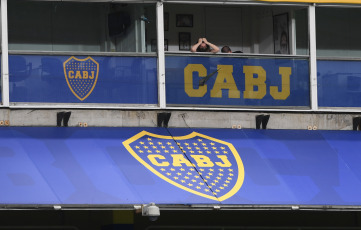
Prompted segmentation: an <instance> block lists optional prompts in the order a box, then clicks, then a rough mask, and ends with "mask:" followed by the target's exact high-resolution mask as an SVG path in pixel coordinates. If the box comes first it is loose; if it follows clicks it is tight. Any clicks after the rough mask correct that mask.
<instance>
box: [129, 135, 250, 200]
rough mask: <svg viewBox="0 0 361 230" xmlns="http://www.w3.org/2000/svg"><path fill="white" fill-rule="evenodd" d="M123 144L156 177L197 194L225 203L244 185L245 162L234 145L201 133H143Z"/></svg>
mask: <svg viewBox="0 0 361 230" xmlns="http://www.w3.org/2000/svg"><path fill="white" fill-rule="evenodd" d="M123 144H124V146H125V148H126V149H127V150H128V151H129V153H130V154H132V156H133V157H134V158H135V159H137V160H138V161H139V162H140V163H141V164H143V165H144V166H145V167H146V168H147V169H149V170H150V171H151V172H153V173H154V174H155V175H157V176H158V177H160V178H161V179H163V180H165V181H167V182H168V183H170V184H172V185H174V186H177V187H178V188H180V189H183V190H185V191H188V192H191V193H193V194H196V195H199V196H202V197H205V198H208V199H212V200H216V201H223V200H226V199H228V198H230V197H231V196H233V195H234V194H235V193H237V192H238V190H239V189H240V188H241V186H242V184H243V180H244V167H243V163H242V160H241V158H240V156H239V154H238V152H237V151H236V149H235V148H234V146H233V145H232V144H231V143H228V142H225V141H222V140H219V139H215V138H212V137H209V136H206V135H203V134H201V133H197V132H193V133H191V134H189V135H186V136H181V137H171V136H162V135H156V134H153V133H149V132H147V131H142V132H140V133H138V134H137V135H135V136H133V137H131V138H129V139H128V140H126V141H124V142H123Z"/></svg>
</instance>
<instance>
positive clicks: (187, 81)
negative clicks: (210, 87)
mask: <svg viewBox="0 0 361 230" xmlns="http://www.w3.org/2000/svg"><path fill="white" fill-rule="evenodd" d="M193 72H198V76H199V77H206V76H207V69H206V68H205V67H204V66H203V65H202V64H188V65H187V66H186V67H185V68H184V89H185V92H186V94H187V95H188V96H189V97H203V96H204V95H205V94H206V93H207V85H206V84H205V85H203V86H199V88H198V89H194V88H193Z"/></svg>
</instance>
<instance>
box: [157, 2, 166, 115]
mask: <svg viewBox="0 0 361 230" xmlns="http://www.w3.org/2000/svg"><path fill="white" fill-rule="evenodd" d="M156 8H157V38H158V39H157V47H158V49H157V51H158V52H157V53H158V102H159V107H160V108H161V109H164V108H166V94H165V55H164V26H163V25H164V19H163V2H157V7H156Z"/></svg>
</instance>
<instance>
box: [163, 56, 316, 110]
mask: <svg viewBox="0 0 361 230" xmlns="http://www.w3.org/2000/svg"><path fill="white" fill-rule="evenodd" d="M165 61H166V62H165V64H166V91H167V92H166V95H167V105H168V106H169V105H203V106H235V107H242V106H260V107H272V106H277V107H280V106H306V107H308V106H310V95H309V94H310V89H309V64H308V60H301V59H284V58H282V59H281V58H230V57H194V56H193V57H192V56H190V57H184V56H180V57H177V56H167V57H166V60H165Z"/></svg>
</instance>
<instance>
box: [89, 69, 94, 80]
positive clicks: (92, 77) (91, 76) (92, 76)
mask: <svg viewBox="0 0 361 230" xmlns="http://www.w3.org/2000/svg"><path fill="white" fill-rule="evenodd" d="M90 72H91V73H92V75H90V76H89V78H90V79H94V71H90Z"/></svg>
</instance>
